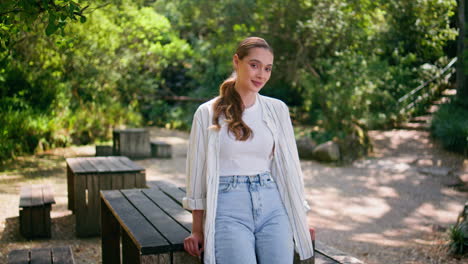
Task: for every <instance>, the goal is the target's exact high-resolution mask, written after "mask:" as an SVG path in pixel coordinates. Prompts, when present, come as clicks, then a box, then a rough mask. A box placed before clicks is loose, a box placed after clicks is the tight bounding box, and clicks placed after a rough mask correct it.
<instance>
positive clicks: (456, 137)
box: [431, 103, 468, 155]
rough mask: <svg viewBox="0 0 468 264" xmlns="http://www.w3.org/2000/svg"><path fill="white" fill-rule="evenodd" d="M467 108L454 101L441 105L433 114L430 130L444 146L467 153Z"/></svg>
mask: <svg viewBox="0 0 468 264" xmlns="http://www.w3.org/2000/svg"><path fill="white" fill-rule="evenodd" d="M467 116H468V109H466V108H464V107H463V106H461V105H459V104H456V103H449V104H444V105H441V106H440V108H439V110H438V111H437V112H436V113H435V114H434V117H433V120H432V124H431V132H432V135H433V136H434V137H435V138H437V139H439V140H440V141H441V142H442V145H443V146H444V148H446V149H448V150H451V151H455V152H459V153H462V154H464V155H467V154H468V118H466V117H467Z"/></svg>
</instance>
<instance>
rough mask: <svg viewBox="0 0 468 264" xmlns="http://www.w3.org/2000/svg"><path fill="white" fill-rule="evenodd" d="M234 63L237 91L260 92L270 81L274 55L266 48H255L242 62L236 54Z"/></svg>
mask: <svg viewBox="0 0 468 264" xmlns="http://www.w3.org/2000/svg"><path fill="white" fill-rule="evenodd" d="M233 63H234V68H235V70H236V73H237V80H236V87H237V89H241V90H243V91H244V92H247V91H250V92H259V91H260V90H261V89H262V88H263V86H264V85H265V84H266V83H267V82H268V80H269V79H270V76H271V68H272V67H273V54H272V53H271V52H270V51H269V50H267V49H264V48H253V49H251V50H250V51H249V55H247V56H245V57H244V58H243V59H242V60H241V59H239V57H238V56H237V54H235V55H234V57H233Z"/></svg>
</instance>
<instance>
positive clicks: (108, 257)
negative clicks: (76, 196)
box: [101, 199, 120, 264]
mask: <svg viewBox="0 0 468 264" xmlns="http://www.w3.org/2000/svg"><path fill="white" fill-rule="evenodd" d="M101 232H102V236H101V238H102V239H101V250H102V263H103V264H120V226H119V223H118V222H117V220H116V219H115V217H114V216H113V215H112V213H111V212H110V211H109V208H107V205H106V203H105V202H104V201H103V200H102V199H101Z"/></svg>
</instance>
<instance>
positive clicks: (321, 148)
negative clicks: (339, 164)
mask: <svg viewBox="0 0 468 264" xmlns="http://www.w3.org/2000/svg"><path fill="white" fill-rule="evenodd" d="M313 155H314V157H315V159H317V160H320V161H338V160H339V159H340V148H339V147H338V144H336V143H335V142H333V141H327V142H325V143H323V144H320V145H318V146H317V147H315V149H314V151H313Z"/></svg>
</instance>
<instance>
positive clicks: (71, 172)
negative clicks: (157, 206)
mask: <svg viewBox="0 0 468 264" xmlns="http://www.w3.org/2000/svg"><path fill="white" fill-rule="evenodd" d="M66 162H67V187H68V209H70V210H72V211H73V213H74V214H75V215H76V225H75V230H76V235H77V236H79V237H86V236H95V235H99V233H100V223H101V222H100V218H99V217H100V213H101V209H100V205H101V204H100V202H99V191H100V190H115V189H131V188H146V179H145V169H144V168H143V167H141V166H140V165H138V164H136V163H134V162H133V161H131V160H130V159H128V158H127V157H118V156H113V157H83V158H68V159H66Z"/></svg>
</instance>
